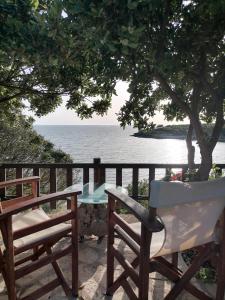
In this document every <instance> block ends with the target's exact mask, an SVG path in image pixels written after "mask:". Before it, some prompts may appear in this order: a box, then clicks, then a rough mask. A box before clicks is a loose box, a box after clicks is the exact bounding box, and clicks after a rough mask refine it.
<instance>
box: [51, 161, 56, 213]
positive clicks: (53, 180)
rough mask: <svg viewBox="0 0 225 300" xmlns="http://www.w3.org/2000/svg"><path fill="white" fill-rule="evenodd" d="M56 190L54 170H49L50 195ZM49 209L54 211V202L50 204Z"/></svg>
mask: <svg viewBox="0 0 225 300" xmlns="http://www.w3.org/2000/svg"><path fill="white" fill-rule="evenodd" d="M56 190H57V185H56V168H54V167H53V168H50V193H55V192H56ZM50 208H51V209H56V201H51V202H50Z"/></svg>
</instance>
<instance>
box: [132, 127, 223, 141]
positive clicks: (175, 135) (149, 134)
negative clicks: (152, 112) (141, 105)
mask: <svg viewBox="0 0 225 300" xmlns="http://www.w3.org/2000/svg"><path fill="white" fill-rule="evenodd" d="M188 126H189V125H167V126H157V127H156V128H155V129H152V130H140V131H138V132H136V133H134V134H133V136H135V137H138V138H152V139H178V140H185V139H186V136H187V131H188ZM203 129H204V131H205V132H206V133H207V134H209V135H210V134H211V132H212V125H208V124H205V125H203ZM193 140H196V137H195V136H193ZM219 142H225V128H223V130H222V133H221V136H220V138H219Z"/></svg>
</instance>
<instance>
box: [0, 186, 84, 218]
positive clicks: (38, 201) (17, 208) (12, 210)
mask: <svg viewBox="0 0 225 300" xmlns="http://www.w3.org/2000/svg"><path fill="white" fill-rule="evenodd" d="M75 194H77V195H79V194H81V191H68V192H66V191H62V192H57V193H54V194H48V195H43V196H40V197H36V198H33V199H31V200H28V201H25V202H24V203H19V204H15V205H14V206H13V207H8V208H7V209H5V210H4V212H3V213H2V214H0V219H1V220H2V219H5V218H6V217H8V216H11V215H15V214H17V213H19V212H21V211H23V210H26V209H30V208H32V207H34V206H37V205H42V204H44V203H47V202H50V201H53V200H60V199H64V198H65V197H70V196H72V195H75Z"/></svg>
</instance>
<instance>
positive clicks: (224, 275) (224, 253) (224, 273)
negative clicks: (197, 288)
mask: <svg viewBox="0 0 225 300" xmlns="http://www.w3.org/2000/svg"><path fill="white" fill-rule="evenodd" d="M220 250H221V251H220V253H219V259H218V267H217V290H216V300H223V299H224V295H225V242H223V244H222V245H221V249H220Z"/></svg>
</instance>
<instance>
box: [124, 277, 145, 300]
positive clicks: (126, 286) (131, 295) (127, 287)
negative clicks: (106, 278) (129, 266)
mask: <svg viewBox="0 0 225 300" xmlns="http://www.w3.org/2000/svg"><path fill="white" fill-rule="evenodd" d="M121 285H122V287H123V288H124V290H125V292H126V294H127V295H128V297H129V299H130V300H138V299H141V298H138V297H137V296H136V294H135V293H134V291H133V290H132V288H131V286H130V284H129V283H128V281H127V280H126V279H124V280H123V282H122V284H121ZM143 299H145V298H143ZM146 299H147V298H146Z"/></svg>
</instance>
